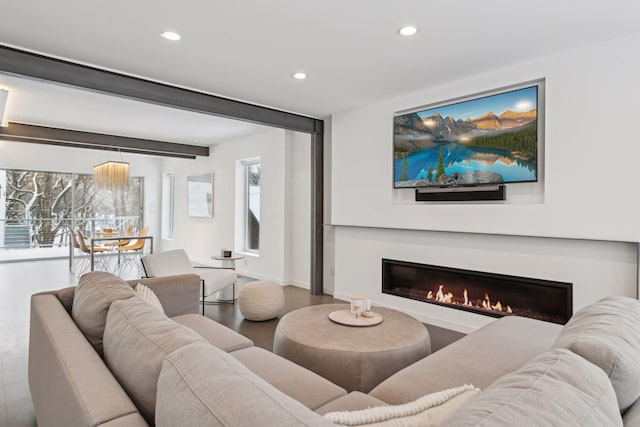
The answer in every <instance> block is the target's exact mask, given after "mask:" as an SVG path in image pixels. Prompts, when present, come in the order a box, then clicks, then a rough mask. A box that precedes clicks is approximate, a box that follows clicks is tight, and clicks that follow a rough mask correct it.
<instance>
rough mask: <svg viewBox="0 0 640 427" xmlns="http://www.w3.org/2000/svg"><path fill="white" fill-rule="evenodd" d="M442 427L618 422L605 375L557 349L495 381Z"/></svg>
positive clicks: (589, 426) (593, 426) (583, 426)
mask: <svg viewBox="0 0 640 427" xmlns="http://www.w3.org/2000/svg"><path fill="white" fill-rule="evenodd" d="M445 425H446V426H447V427H463V426H479V425H483V426H492V427H503V426H504V427H507V426H508V427H512V426H563V427H602V426H607V427H614V426H622V418H621V416H620V411H619V410H618V405H617V402H616V396H615V392H614V391H613V387H612V386H611V382H610V381H609V379H608V378H607V376H606V375H605V373H604V372H603V371H602V370H601V369H600V368H598V367H597V366H595V365H593V364H592V363H589V362H588V361H586V360H585V359H584V358H582V357H580V356H578V355H576V354H574V353H572V352H570V351H569V350H565V349H560V348H557V349H553V350H549V351H547V352H546V353H543V354H541V355H539V356H537V357H535V358H534V359H533V360H531V361H530V362H529V363H527V364H526V365H525V366H523V367H522V368H520V369H519V370H517V371H515V372H512V373H510V374H507V375H505V376H503V377H501V378H499V379H498V380H497V381H496V382H494V383H493V384H492V385H491V386H490V387H489V388H487V389H486V390H485V391H483V392H482V393H480V394H479V395H478V396H477V397H476V398H475V399H473V400H472V401H471V402H469V403H468V404H466V405H465V406H463V407H462V408H461V409H460V411H459V412H458V413H457V414H456V415H455V416H454V417H452V418H450V419H449V420H448V421H447V422H446V423H445Z"/></svg>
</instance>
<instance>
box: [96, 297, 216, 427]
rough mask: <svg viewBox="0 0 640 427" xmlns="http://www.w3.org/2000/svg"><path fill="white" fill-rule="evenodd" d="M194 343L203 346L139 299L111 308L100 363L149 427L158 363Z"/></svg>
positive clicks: (152, 417) (159, 367)
mask: <svg viewBox="0 0 640 427" xmlns="http://www.w3.org/2000/svg"><path fill="white" fill-rule="evenodd" d="M132 290H133V289H132ZM194 342H204V343H206V341H205V340H204V339H203V338H202V337H201V336H200V335H198V334H197V333H196V332H195V331H193V330H191V329H189V328H187V327H186V326H182V325H180V324H178V323H177V322H174V321H173V320H171V319H169V318H168V317H167V316H165V315H164V313H161V312H160V311H159V310H158V309H157V308H155V307H152V306H151V305H150V304H147V303H146V302H145V301H142V300H141V299H140V298H137V297H135V298H129V299H126V300H122V301H114V302H113V304H111V308H109V313H108V314H107V323H106V326H105V329H104V359H105V362H106V363H107V366H108V367H109V370H110V371H111V372H112V373H113V375H114V376H115V377H116V379H117V380H118V382H119V383H120V384H121V385H122V387H123V388H124V389H125V390H126V391H127V394H129V396H130V397H131V400H133V402H134V403H135V404H136V406H137V407H138V409H139V410H140V413H141V414H142V416H143V417H144V418H145V419H146V420H147V422H149V424H150V425H153V419H154V414H155V408H156V390H157V382H158V377H159V376H160V369H161V367H162V361H163V360H164V358H165V356H166V355H167V354H170V353H172V352H173V351H175V350H177V349H179V348H181V347H183V346H185V345H188V344H191V343H194Z"/></svg>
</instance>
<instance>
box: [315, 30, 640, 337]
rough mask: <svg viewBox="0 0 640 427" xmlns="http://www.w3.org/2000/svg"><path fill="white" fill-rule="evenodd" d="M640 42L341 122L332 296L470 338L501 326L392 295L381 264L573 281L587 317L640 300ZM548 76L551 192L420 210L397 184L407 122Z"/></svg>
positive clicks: (417, 93)
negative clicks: (439, 106)
mask: <svg viewBox="0 0 640 427" xmlns="http://www.w3.org/2000/svg"><path fill="white" fill-rule="evenodd" d="M638 46H640V34H635V35H632V36H629V37H624V38H618V39H615V40H611V41H606V42H602V43H599V44H594V45H591V46H587V47H585V48H581V49H576V50H573V51H568V52H564V53H561V54H558V55H555V56H553V57H548V58H539V59H533V58H532V59H531V60H530V61H526V62H522V63H520V64H515V65H513V66H511V67H509V68H504V69H497V70H495V71H492V72H489V73H485V74H481V75H476V76H473V77H470V78H468V79H465V80H458V81H452V82H448V83H444V84H442V85H439V86H437V87H430V88H427V87H426V84H427V83H428V82H425V87H424V88H415V90H414V91H412V92H411V93H407V94H400V93H399V94H398V96H397V97H396V98H392V99H389V100H387V101H383V102H377V103H375V104H370V105H367V106H363V107H361V108H357V109H353V110H349V111H343V112H339V113H335V114H333V116H332V118H331V131H330V132H331V138H330V141H331V142H330V144H331V150H330V155H331V163H330V165H331V182H332V185H331V203H330V206H331V214H330V216H329V218H328V220H329V221H330V223H331V226H332V228H333V231H334V233H333V235H332V237H333V239H332V241H331V242H326V243H327V244H333V245H334V246H333V248H334V251H333V253H334V255H335V256H334V258H333V259H331V258H329V259H326V260H325V263H326V264H327V265H326V267H327V270H328V271H329V272H330V273H334V275H333V276H330V279H331V280H328V281H325V284H326V285H328V286H327V289H328V290H333V292H334V295H335V296H336V297H338V298H342V299H348V298H349V296H350V295H353V294H363V295H366V296H368V297H370V298H372V299H373V300H374V301H375V302H377V303H379V304H384V305H387V306H390V307H396V308H398V309H401V310H403V311H406V312H409V313H413V314H414V315H416V317H418V318H420V319H422V320H423V321H429V322H431V323H434V324H436V325H440V326H443V327H450V328H452V329H456V330H460V331H469V330H472V329H475V328H477V327H480V326H482V325H483V324H486V323H488V322H491V321H492V320H493V319H492V318H491V317H485V316H482V315H476V314H473V313H465V312H462V311H460V310H453V309H449V308H446V307H438V306H435V305H433V304H426V303H421V302H418V301H411V300H407V299H404V298H399V297H394V296H391V295H383V294H382V293H381V286H382V285H381V258H383V257H386V258H393V259H400V260H405V261H413V262H421V263H426V264H441V265H445V266H450V267H457V268H463V269H471V270H480V271H489V272H495V273H502V274H512V275H516V276H529V277H534V278H540V279H549V280H558V281H567V282H572V283H574V290H573V291H574V301H573V303H574V310H577V309H579V308H580V307H583V306H585V305H586V304H589V303H591V302H594V301H596V300H597V299H599V298H600V297H602V296H605V295H628V296H632V297H637V289H638V254H637V251H638V242H640V226H638V218H640V204H639V203H638V182H639V181H638V178H637V171H638V167H637V159H638V158H640V144H638V143H637V141H638V130H637V117H636V116H637V114H638V111H640V104H639V102H640V101H639V98H638V97H637V96H634V94H636V93H639V92H640V79H638V77H637V76H638V75H640V56H638V55H629V52H635V51H637V48H638ZM538 79H544V81H545V111H544V147H543V148H544V153H543V158H544V164H543V165H542V171H543V173H542V176H543V179H542V180H541V181H540V182H539V183H538V184H536V185H528V184H525V185H522V184H520V185H519V184H512V185H508V186H507V193H508V195H510V196H509V199H508V200H507V201H506V202H475V203H437V202H436V203H416V202H415V201H412V200H411V190H394V189H393V183H392V179H393V178H392V177H393V170H392V167H393V148H392V141H393V116H394V113H396V112H399V111H404V110H408V109H411V108H415V107H419V106H421V105H429V104H433V103H438V102H442V101H446V100H450V99H455V98H458V97H464V96H467V95H471V94H474V93H479V92H483V91H488V90H492V89H496V88H500V87H506V86H509V85H514V84H518V83H521V82H528V81H534V80H538ZM398 191H400V192H401V196H399V195H398V194H399V193H398ZM524 236H529V237H524ZM620 242H622V243H620ZM625 242H626V243H625ZM331 288H332V289H331Z"/></svg>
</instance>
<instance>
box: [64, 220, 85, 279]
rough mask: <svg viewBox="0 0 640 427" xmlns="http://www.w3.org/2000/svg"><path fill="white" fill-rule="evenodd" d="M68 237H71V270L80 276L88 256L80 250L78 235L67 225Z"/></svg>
mask: <svg viewBox="0 0 640 427" xmlns="http://www.w3.org/2000/svg"><path fill="white" fill-rule="evenodd" d="M69 237H70V238H71V244H72V245H73V263H72V265H71V272H72V273H73V274H76V275H78V276H80V274H81V273H83V272H84V270H86V269H87V268H88V265H89V258H87V255H86V254H85V253H84V252H83V251H82V248H81V247H80V243H78V241H79V238H80V236H79V235H76V232H75V231H73V228H71V227H69Z"/></svg>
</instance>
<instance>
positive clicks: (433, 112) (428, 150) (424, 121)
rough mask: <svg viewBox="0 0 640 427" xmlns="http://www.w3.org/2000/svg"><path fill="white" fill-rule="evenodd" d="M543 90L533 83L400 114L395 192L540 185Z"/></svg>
mask: <svg viewBox="0 0 640 427" xmlns="http://www.w3.org/2000/svg"><path fill="white" fill-rule="evenodd" d="M541 88H542V87H541V85H540V84H529V85H528V86H523V87H519V88H516V89H509V90H504V91H500V92H494V93H493V94H491V95H486V96H477V97H469V98H466V99H465V100H462V101H459V102H451V103H444V104H441V105H438V106H435V107H426V108H425V109H421V110H419V111H413V112H409V113H402V114H398V115H396V116H395V117H394V121H393V155H394V158H393V162H394V167H393V175H394V178H393V183H394V188H429V187H433V188H443V187H459V186H460V187H462V186H479V185H497V184H505V183H521V182H535V181H537V180H538V146H539V132H540V131H539V126H538V104H539V102H538V99H539V95H540V93H539V91H540V90H541ZM433 105H437V104H433Z"/></svg>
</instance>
